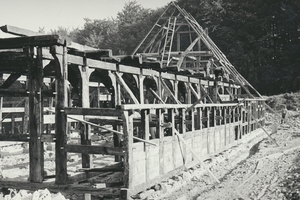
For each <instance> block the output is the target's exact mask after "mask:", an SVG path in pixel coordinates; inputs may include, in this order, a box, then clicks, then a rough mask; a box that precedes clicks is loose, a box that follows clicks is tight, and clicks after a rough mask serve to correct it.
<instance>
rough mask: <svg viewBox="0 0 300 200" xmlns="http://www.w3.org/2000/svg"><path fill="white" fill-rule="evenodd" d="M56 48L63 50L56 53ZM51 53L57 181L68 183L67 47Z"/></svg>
mask: <svg viewBox="0 0 300 200" xmlns="http://www.w3.org/2000/svg"><path fill="white" fill-rule="evenodd" d="M56 48H57V49H58V48H59V49H58V50H60V51H59V52H62V53H61V54H56ZM50 53H51V54H52V56H53V57H54V60H55V79H56V99H55V135H56V140H55V172H56V174H55V183H56V184H59V185H60V184H66V183H67V152H66V150H65V145H66V143H67V127H68V121H67V116H66V114H65V113H64V111H63V109H64V107H65V106H66V105H67V101H68V99H67V87H66V80H65V79H66V78H67V69H66V68H67V58H66V56H67V49H66V47H56V46H54V47H51V50H50Z"/></svg>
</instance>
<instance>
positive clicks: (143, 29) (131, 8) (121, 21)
mask: <svg viewBox="0 0 300 200" xmlns="http://www.w3.org/2000/svg"><path fill="white" fill-rule="evenodd" d="M161 11H162V9H158V10H151V9H145V8H143V7H142V6H141V5H139V4H137V2H136V1H131V2H129V3H126V4H125V6H124V8H123V10H122V12H118V14H117V20H118V26H119V36H120V40H119V42H120V47H121V49H122V50H123V52H122V53H123V54H131V53H132V52H133V50H134V49H135V47H136V46H137V45H138V44H139V43H140V41H141V40H142V39H143V38H144V37H145V35H146V34H147V33H148V31H149V30H150V29H151V27H152V26H153V25H154V23H155V21H156V20H157V18H158V16H159V15H160V13H161Z"/></svg>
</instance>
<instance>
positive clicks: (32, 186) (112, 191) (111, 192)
mask: <svg viewBox="0 0 300 200" xmlns="http://www.w3.org/2000/svg"><path fill="white" fill-rule="evenodd" d="M1 187H4V188H14V189H24V190H30V191H35V190H38V189H45V188H47V189H48V190H49V191H50V192H63V193H68V194H83V193H89V194H94V195H104V196H114V197H119V196H120V189H119V188H93V187H91V186H90V185H88V186H81V185H55V184H53V183H42V184H41V183H31V182H27V181H26V182H25V181H9V180H7V181H6V180H1V181H0V188H1Z"/></svg>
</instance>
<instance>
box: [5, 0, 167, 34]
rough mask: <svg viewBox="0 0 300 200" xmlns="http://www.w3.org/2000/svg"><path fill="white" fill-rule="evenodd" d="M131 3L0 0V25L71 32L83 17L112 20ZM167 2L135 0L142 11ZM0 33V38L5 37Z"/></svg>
mask: <svg viewBox="0 0 300 200" xmlns="http://www.w3.org/2000/svg"><path fill="white" fill-rule="evenodd" d="M130 1H132V0H0V2H1V6H0V13H1V15H0V16H1V17H0V22H1V23H0V26H3V25H6V24H7V25H12V26H17V27H20V28H24V29H29V30H32V31H38V30H39V27H41V28H44V30H45V31H46V32H49V31H50V30H51V29H57V28H58V27H59V26H61V27H64V28H68V29H69V30H73V28H81V27H83V25H84V18H90V19H105V18H109V17H116V15H117V13H118V12H119V11H122V8H123V7H124V5H125V3H126V2H130ZM169 2H171V0H137V3H138V4H140V5H142V6H143V7H144V8H152V9H155V8H158V7H162V6H164V5H167V4H168V3H169ZM7 36H8V34H4V33H3V32H2V31H1V30H0V38H1V37H7Z"/></svg>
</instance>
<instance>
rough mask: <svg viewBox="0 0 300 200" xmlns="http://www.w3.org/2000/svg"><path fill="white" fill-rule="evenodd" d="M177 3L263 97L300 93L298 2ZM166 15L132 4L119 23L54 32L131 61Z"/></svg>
mask: <svg viewBox="0 0 300 200" xmlns="http://www.w3.org/2000/svg"><path fill="white" fill-rule="evenodd" d="M175 2H176V3H177V4H178V5H179V6H180V7H182V8H184V9H185V10H186V11H187V12H189V13H191V14H192V15H193V16H194V18H195V19H196V20H197V21H198V22H199V24H200V25H201V26H202V27H203V28H207V29H208V33H209V36H210V37H211V38H212V40H213V41H214V43H215V44H216V45H217V46H218V47H219V48H220V49H221V51H223V53H224V54H225V55H226V57H227V58H228V60H229V61H230V62H231V63H232V64H233V65H234V66H235V68H236V69H237V70H238V71H239V72H240V73H241V74H242V75H243V76H244V77H245V78H246V79H247V80H248V81H249V82H250V83H251V84H252V85H253V86H254V87H255V88H256V89H257V90H258V91H259V92H260V93H261V94H263V95H273V94H280V93H286V92H296V91H299V90H300V46H299V44H300V24H299V22H300V20H299V8H300V0H263V1H262V0H243V1H238V0H177V1H175ZM166 6H167V5H166ZM164 9H165V7H163V8H158V9H155V10H153V9H146V8H143V7H142V6H141V5H139V4H138V1H132V2H129V3H127V4H125V6H124V7H123V9H122V11H120V12H118V14H117V17H116V18H107V19H88V18H87V19H85V24H84V26H83V27H82V28H78V29H75V30H68V29H66V28H64V27H58V29H57V30H51V32H52V34H58V35H60V36H62V37H66V38H69V39H70V40H72V41H74V42H78V43H80V44H85V45H89V46H92V47H96V48H100V49H112V50H113V54H114V55H120V54H126V55H130V54H131V53H132V52H133V50H134V48H135V47H136V46H137V45H138V44H139V43H140V41H141V40H142V39H143V37H144V36H145V35H146V34H147V33H148V31H149V30H150V29H151V27H152V26H153V25H154V23H155V22H156V20H157V19H158V17H159V16H160V15H161V13H162V12H163V11H164ZM41 31H42V30H41Z"/></svg>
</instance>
